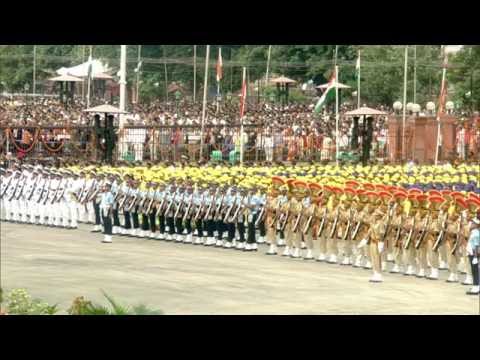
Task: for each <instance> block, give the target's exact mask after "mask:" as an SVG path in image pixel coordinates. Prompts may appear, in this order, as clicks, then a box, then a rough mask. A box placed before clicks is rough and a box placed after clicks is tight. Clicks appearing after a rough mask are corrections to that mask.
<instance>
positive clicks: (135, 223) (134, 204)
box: [128, 179, 142, 237]
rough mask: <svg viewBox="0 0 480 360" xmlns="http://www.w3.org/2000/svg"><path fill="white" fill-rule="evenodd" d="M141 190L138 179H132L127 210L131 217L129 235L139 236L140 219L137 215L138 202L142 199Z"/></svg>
mask: <svg viewBox="0 0 480 360" xmlns="http://www.w3.org/2000/svg"><path fill="white" fill-rule="evenodd" d="M141 196H142V192H141V190H140V181H139V180H135V179H134V180H132V182H131V193H130V197H131V201H130V203H129V204H128V212H129V214H130V216H131V218H132V229H130V234H129V235H130V236H135V237H140V235H141V233H140V231H141V229H140V220H139V217H138V208H139V203H140V201H141V200H142V197H141Z"/></svg>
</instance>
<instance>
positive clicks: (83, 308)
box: [67, 291, 163, 315]
mask: <svg viewBox="0 0 480 360" xmlns="http://www.w3.org/2000/svg"><path fill="white" fill-rule="evenodd" d="M102 293H103V296H105V298H106V299H107V301H108V303H109V307H106V306H103V305H99V304H94V303H92V302H91V301H89V300H86V299H85V298H84V297H77V298H75V299H74V301H73V303H72V306H71V307H70V308H69V309H68V310H67V312H68V313H69V314H70V315H162V314H163V313H162V312H161V311H159V310H153V309H149V308H148V307H147V306H145V305H143V304H140V305H136V306H133V307H128V306H123V305H121V304H119V303H118V302H117V301H116V300H115V299H114V298H113V297H112V296H110V295H108V294H107V293H105V292H104V291H102Z"/></svg>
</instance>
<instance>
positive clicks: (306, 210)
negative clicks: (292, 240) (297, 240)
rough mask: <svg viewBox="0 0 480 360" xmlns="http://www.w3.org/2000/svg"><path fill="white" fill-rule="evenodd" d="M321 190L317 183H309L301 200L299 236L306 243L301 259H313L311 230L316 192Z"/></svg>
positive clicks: (316, 198) (315, 206) (316, 199)
mask: <svg viewBox="0 0 480 360" xmlns="http://www.w3.org/2000/svg"><path fill="white" fill-rule="evenodd" d="M320 191H321V187H320V186H319V185H318V184H309V185H308V189H307V197H306V198H305V199H304V201H303V202H302V205H303V214H304V216H303V218H302V220H301V224H300V226H301V228H300V231H301V236H302V238H303V241H304V242H305V245H306V249H307V251H306V254H305V256H303V260H313V259H314V258H313V231H312V228H313V226H312V224H313V220H314V216H315V213H316V208H317V205H316V203H317V201H318V197H317V196H318V193H319V192H320Z"/></svg>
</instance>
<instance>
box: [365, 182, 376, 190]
mask: <svg viewBox="0 0 480 360" xmlns="http://www.w3.org/2000/svg"><path fill="white" fill-rule="evenodd" d="M363 188H364V189H365V190H367V191H375V185H373V184H370V183H365V184H363Z"/></svg>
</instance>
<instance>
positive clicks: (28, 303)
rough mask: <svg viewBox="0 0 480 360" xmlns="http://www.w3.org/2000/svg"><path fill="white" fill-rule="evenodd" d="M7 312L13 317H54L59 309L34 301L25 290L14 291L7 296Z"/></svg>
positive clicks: (43, 302)
mask: <svg viewBox="0 0 480 360" xmlns="http://www.w3.org/2000/svg"><path fill="white" fill-rule="evenodd" d="M5 310H6V312H7V313H8V314H11V315H53V314H55V313H57V312H58V307H57V305H49V304H48V303H47V302H45V301H42V300H40V299H32V297H31V296H30V294H29V293H28V292H27V291H26V290H25V289H14V290H12V291H10V292H9V293H8V294H7V296H6V306H5Z"/></svg>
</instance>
